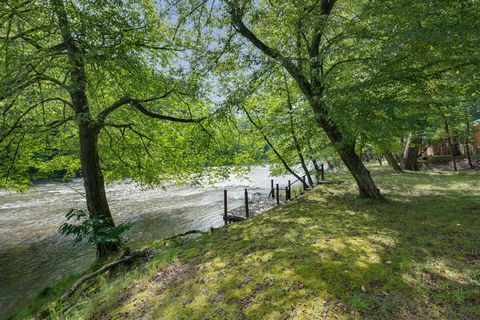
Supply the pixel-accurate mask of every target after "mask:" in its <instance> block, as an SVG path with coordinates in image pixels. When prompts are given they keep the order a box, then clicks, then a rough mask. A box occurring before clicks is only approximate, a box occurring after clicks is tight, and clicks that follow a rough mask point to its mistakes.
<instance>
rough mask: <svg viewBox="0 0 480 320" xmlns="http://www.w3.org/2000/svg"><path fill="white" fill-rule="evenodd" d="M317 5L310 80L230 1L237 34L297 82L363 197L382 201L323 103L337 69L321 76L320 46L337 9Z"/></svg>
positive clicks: (325, 0) (327, 1) (329, 1)
mask: <svg viewBox="0 0 480 320" xmlns="http://www.w3.org/2000/svg"><path fill="white" fill-rule="evenodd" d="M318 4H319V5H318V9H319V11H318V14H319V15H320V16H321V17H320V18H319V19H317V22H318V23H317V25H316V27H315V28H314V29H315V30H314V37H313V39H312V43H311V45H310V46H309V48H308V57H309V60H308V61H309V62H310V63H309V69H310V71H309V73H310V74H309V76H308V77H307V76H306V75H305V74H304V71H303V70H301V69H299V68H298V66H297V65H296V64H295V63H294V62H292V61H291V60H290V59H289V58H288V57H285V56H283V55H282V54H281V53H280V52H281V51H280V50H276V49H275V48H271V47H270V46H269V45H267V44H266V43H265V42H263V41H262V40H261V39H259V38H258V37H257V36H256V35H255V33H253V32H252V31H251V30H250V29H249V28H248V27H247V26H246V25H245V24H244V22H243V20H242V18H243V10H242V8H241V7H240V6H239V5H238V3H237V2H236V1H227V5H228V7H229V13H230V16H231V18H232V23H233V24H234V26H235V28H236V29H237V31H238V32H239V33H240V34H242V35H243V36H244V37H245V38H246V39H248V40H249V41H250V42H251V43H252V44H253V45H254V46H255V47H257V48H258V49H259V50H261V51H262V52H263V53H264V54H266V55H267V56H269V57H270V58H272V59H274V60H276V61H277V62H278V63H280V64H281V65H282V66H283V68H284V69H285V70H286V71H287V72H288V73H289V74H290V76H291V77H292V78H293V79H294V80H295V82H296V83H297V85H298V87H299V88H300V90H301V91H302V93H303V94H304V96H305V98H306V99H307V100H308V102H309V104H310V106H311V108H312V109H313V112H314V114H315V118H316V121H317V123H318V125H319V126H320V127H321V128H322V129H323V130H324V131H325V133H326V134H327V136H328V137H329V139H330V141H331V142H332V144H333V146H334V147H335V149H336V150H337V152H338V153H339V155H340V157H341V158H342V160H343V161H344V162H345V165H346V166H347V168H348V170H349V171H350V173H351V174H352V176H353V178H354V179H355V181H356V182H357V185H358V190H359V194H360V196H361V197H365V198H373V199H382V198H383V197H382V195H381V194H380V190H379V189H378V188H377V187H376V186H375V183H374V182H373V179H372V178H371V177H370V173H369V172H368V170H367V169H366V168H365V166H364V165H363V163H362V161H361V159H360V157H359V156H358V155H357V154H356V153H355V143H354V141H348V139H344V137H343V136H342V134H341V132H340V128H339V127H338V125H337V124H336V123H335V122H334V120H333V119H331V117H330V115H329V113H328V109H327V108H326V106H325V105H324V104H323V103H322V98H323V91H324V89H325V87H324V82H323V79H324V76H325V75H326V74H328V73H329V71H331V70H332V69H333V68H334V65H332V66H331V68H330V69H329V70H328V71H326V72H325V74H323V75H320V72H319V70H323V67H324V66H323V60H324V59H323V57H321V56H320V55H321V52H320V44H321V42H322V39H323V36H324V27H325V22H326V20H327V17H328V16H329V15H330V13H331V11H332V9H333V7H334V4H335V1H333V0H321V1H319V2H318ZM322 54H324V53H322ZM322 73H323V72H322Z"/></svg>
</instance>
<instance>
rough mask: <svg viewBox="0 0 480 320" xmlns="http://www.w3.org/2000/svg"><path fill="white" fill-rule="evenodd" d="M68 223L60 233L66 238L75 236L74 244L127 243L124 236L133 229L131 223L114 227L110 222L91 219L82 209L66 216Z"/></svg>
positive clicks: (62, 226) (73, 210) (60, 229)
mask: <svg viewBox="0 0 480 320" xmlns="http://www.w3.org/2000/svg"><path fill="white" fill-rule="evenodd" d="M65 217H66V218H67V220H68V221H70V220H73V221H74V223H69V222H66V223H64V224H62V225H61V226H60V228H59V230H58V231H59V233H60V234H62V235H65V236H69V235H73V236H75V239H74V243H78V242H81V241H82V240H84V239H85V240H86V241H87V243H89V244H93V245H97V244H107V243H117V244H120V245H121V244H122V243H125V242H126V240H127V239H125V238H123V237H122V234H123V233H124V232H125V231H127V230H128V229H130V228H131V226H132V224H131V223H129V222H124V223H121V224H119V225H117V226H112V225H111V224H110V223H109V222H108V221H106V220H105V219H102V218H94V217H89V215H88V212H87V211H85V210H82V209H71V210H70V211H69V212H68V213H67V214H66V216H65Z"/></svg>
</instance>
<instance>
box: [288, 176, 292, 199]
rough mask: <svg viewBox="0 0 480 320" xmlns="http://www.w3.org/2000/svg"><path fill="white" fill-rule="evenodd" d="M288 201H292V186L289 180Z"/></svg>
mask: <svg viewBox="0 0 480 320" xmlns="http://www.w3.org/2000/svg"><path fill="white" fill-rule="evenodd" d="M288 200H292V184H291V183H290V180H288Z"/></svg>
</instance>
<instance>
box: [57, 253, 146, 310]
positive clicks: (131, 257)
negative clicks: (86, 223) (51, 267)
mask: <svg viewBox="0 0 480 320" xmlns="http://www.w3.org/2000/svg"><path fill="white" fill-rule="evenodd" d="M149 254H150V250H142V251H138V252H132V253H131V254H130V255H129V256H125V257H123V258H121V259H119V260H115V261H112V262H110V263H107V264H106V265H104V266H102V267H101V268H100V269H98V270H96V271H94V272H92V273H90V274H87V275H85V276H83V277H81V278H80V279H78V280H77V281H76V282H75V283H74V284H73V285H72V286H71V287H70V289H68V290H67V291H66V292H65V293H64V294H63V296H62V298H60V301H62V302H63V301H66V300H67V299H68V298H70V297H71V296H72V295H73V294H74V292H75V291H76V290H77V289H78V288H79V287H80V286H81V285H82V284H83V283H85V282H86V281H88V280H89V279H92V278H94V277H96V276H97V275H99V274H101V273H103V272H105V271H107V270H109V269H111V268H113V267H115V266H116V265H119V264H121V263H125V262H127V261H130V260H134V259H138V258H143V257H146V256H148V255H149Z"/></svg>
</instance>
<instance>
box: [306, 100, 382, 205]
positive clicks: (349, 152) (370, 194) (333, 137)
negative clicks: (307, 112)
mask: <svg viewBox="0 0 480 320" xmlns="http://www.w3.org/2000/svg"><path fill="white" fill-rule="evenodd" d="M312 107H313V109H314V112H315V114H316V115H317V117H316V120H317V123H318V124H319V125H320V127H321V128H322V129H323V130H324V131H325V133H326V134H327V136H328V138H329V139H330V141H331V142H332V144H333V146H334V147H335V149H336V151H337V152H338V154H339V156H340V158H341V159H342V161H343V163H344V164H345V166H346V167H347V169H348V171H350V174H351V175H352V176H353V178H354V179H355V182H356V183H357V186H358V193H359V195H360V197H362V198H371V199H383V196H382V194H381V193H380V189H378V188H377V186H376V185H375V182H374V181H373V179H372V177H371V176H370V172H369V171H368V170H367V168H366V167H365V165H364V164H363V162H362V159H361V158H360V156H359V155H358V154H357V153H356V152H355V142H354V141H349V140H346V139H345V138H344V137H343V135H342V133H341V132H340V130H339V128H338V127H337V126H336V124H335V123H334V122H333V121H329V120H328V119H327V111H326V108H325V106H322V105H321V104H317V103H313V104H312Z"/></svg>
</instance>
